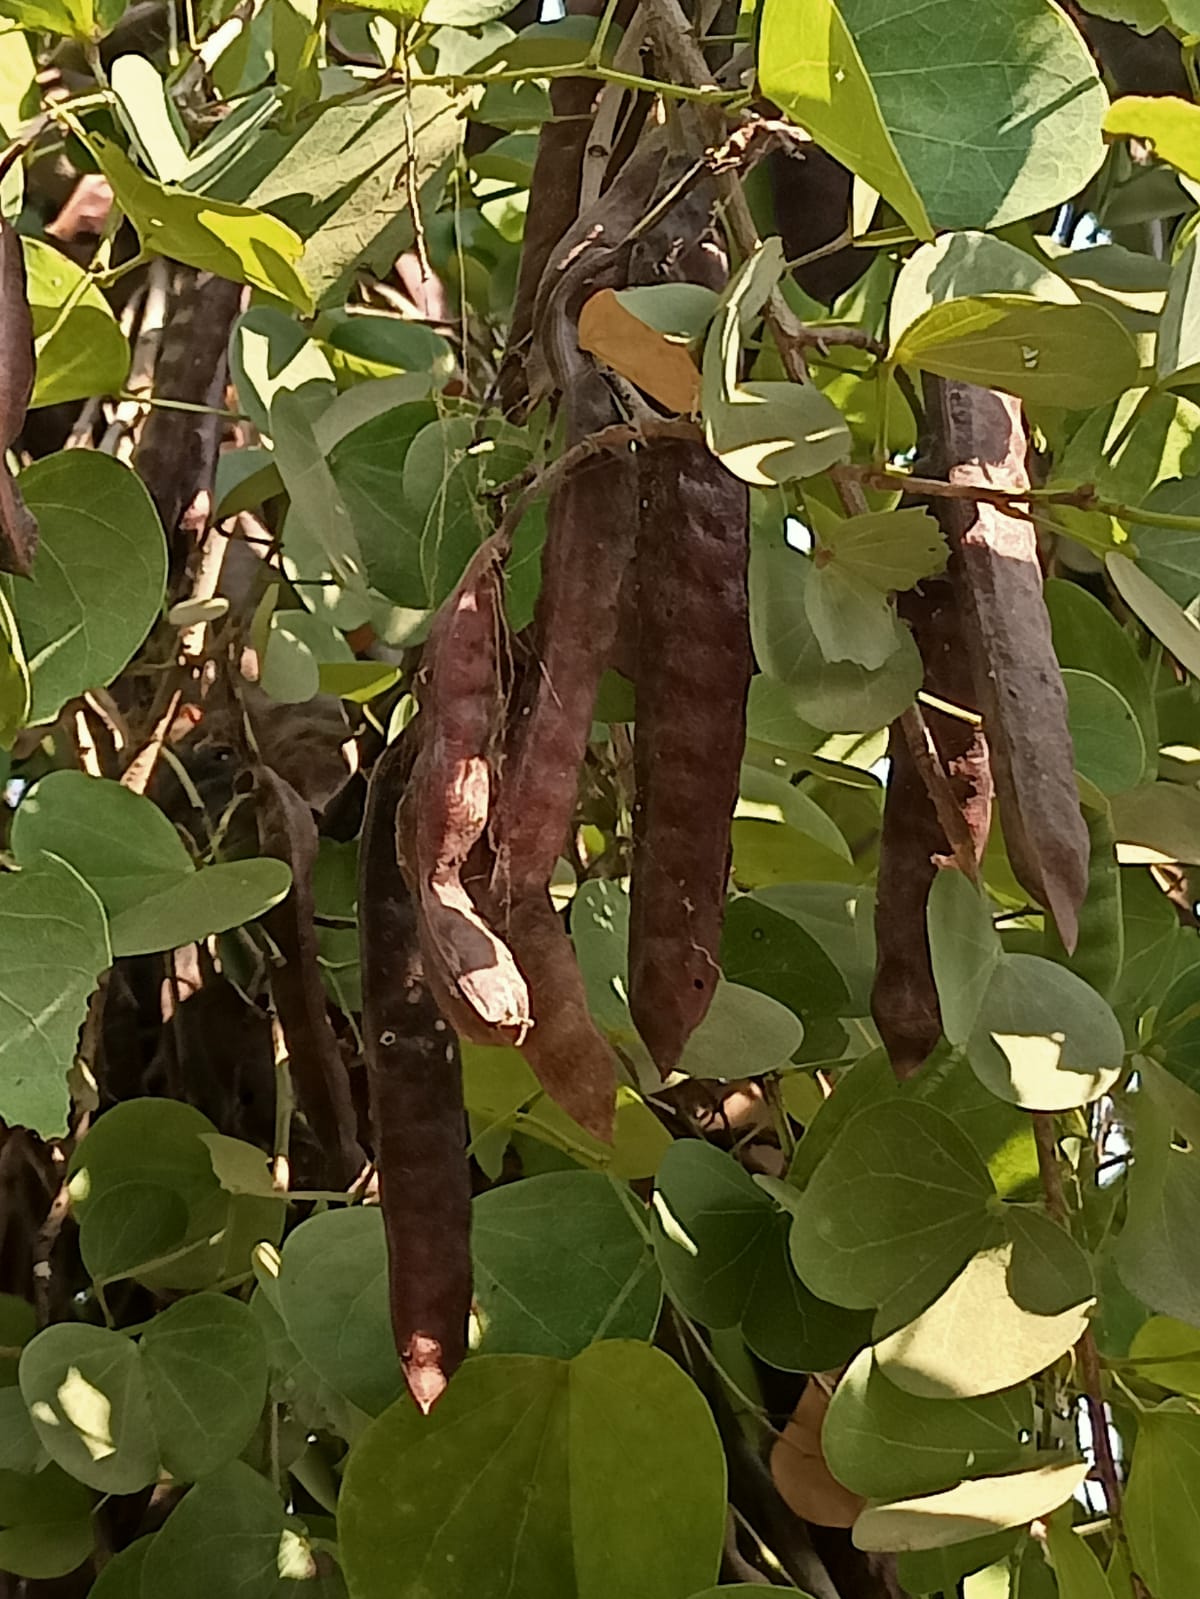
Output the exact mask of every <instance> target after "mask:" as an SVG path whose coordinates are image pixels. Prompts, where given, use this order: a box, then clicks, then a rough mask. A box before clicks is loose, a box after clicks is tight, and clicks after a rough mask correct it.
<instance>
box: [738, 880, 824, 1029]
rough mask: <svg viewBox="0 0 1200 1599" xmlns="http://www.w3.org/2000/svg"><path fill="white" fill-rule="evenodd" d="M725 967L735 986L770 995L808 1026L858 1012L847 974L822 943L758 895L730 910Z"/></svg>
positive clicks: (745, 896)
mask: <svg viewBox="0 0 1200 1599" xmlns="http://www.w3.org/2000/svg"><path fill="white" fill-rule="evenodd" d="M720 964H721V970H722V971H723V972H724V973H725V975H726V977H728V979H729V980H730V982H733V983H741V984H743V985H744V986H745V987H747V988H757V989H758V990H759V991H760V992H761V993H764V994H770V995H771V997H772V998H773V999H777V1000H778V1001H779V1002H780V1004H781V1005H787V1006H788V1007H789V1009H791V1010H794V1011H796V1012H797V1013H798V1014H799V1015H800V1016H801V1018H803V1019H804V1020H805V1021H806V1022H807V1021H809V1020H810V1019H811V1018H814V1017H825V1016H848V1015H850V1014H851V1013H852V1010H853V1007H852V1006H851V1005H850V1003H849V1000H850V993H849V990H848V989H847V987H846V984H845V981H844V979H843V978H842V974H841V972H840V971H839V970H838V968H837V967H836V966H835V965H834V963H833V962H832V961H831V960H830V958H829V956H828V955H827V954H826V952H825V951H824V950H823V949H822V948H821V946H820V944H818V943H817V941H816V940H815V939H814V938H813V937H812V936H811V934H809V933H807V932H805V930H804V929H803V928H802V927H800V926H799V925H798V924H797V923H796V922H794V921H791V920H789V918H788V917H786V916H781V915H780V914H779V912H778V911H774V910H771V909H770V907H769V906H766V905H762V904H760V903H759V902H758V900H757V899H756V898H755V897H754V896H753V895H750V894H742V895H739V896H737V897H736V898H734V899H732V900H730V902H729V904H728V905H727V906H726V910H725V926H724V929H723V931H722V934H721V962H720Z"/></svg>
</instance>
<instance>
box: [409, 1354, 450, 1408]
mask: <svg viewBox="0 0 1200 1599" xmlns="http://www.w3.org/2000/svg"><path fill="white" fill-rule="evenodd" d="M400 1364H401V1366H402V1367H403V1370H404V1381H405V1383H406V1384H407V1385H408V1391H409V1393H410V1394H411V1395H412V1397H413V1400H414V1402H415V1403H416V1406H417V1409H418V1410H419V1411H420V1412H421V1414H422V1415H423V1416H428V1415H429V1413H430V1411H431V1410H432V1409H433V1407H434V1405H436V1404H437V1402H438V1400H439V1399H440V1398H441V1397H442V1395H443V1394H444V1393H445V1392H446V1388H447V1387H448V1385H449V1382H450V1376H451V1373H449V1372H447V1371H446V1370H445V1368H444V1366H443V1363H442V1346H441V1343H440V1341H439V1340H438V1339H436V1338H430V1337H429V1336H428V1334H426V1333H414V1334H413V1335H412V1337H411V1338H410V1339H409V1341H408V1347H407V1348H406V1349H405V1351H404V1353H403V1355H402V1356H401V1357H400Z"/></svg>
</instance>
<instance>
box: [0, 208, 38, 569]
mask: <svg viewBox="0 0 1200 1599" xmlns="http://www.w3.org/2000/svg"><path fill="white" fill-rule="evenodd" d="M0 373H2V374H3V376H2V377H0V572H15V573H17V574H18V575H19V576H21V577H28V576H29V574H30V572H31V571H32V570H33V557H34V554H35V553H36V551H37V544H38V525H37V521H36V519H35V518H34V516H33V513H32V512H31V511H30V510H29V509H28V507H27V506H26V504H25V501H24V500H23V499H22V498H21V491H20V489H19V488H18V487H17V484H16V480H15V479H14V477H13V475H12V473H11V472H10V471H9V470H8V466H7V464H6V462H5V460H4V451H5V450H7V449H8V446H9V445H10V444H11V443H12V442H13V440H14V439H15V438H16V436H17V434H18V433H19V432H20V431H21V429H22V427H23V426H24V425H25V412H26V410H27V408H28V406H29V401H30V397H31V396H32V394H33V377H34V356H33V316H32V314H31V312H30V310H29V298H28V292H27V289H26V284H25V256H24V254H23V252H22V249H21V240H20V238H19V237H18V236H17V234H16V232H15V231H14V230H13V227H12V225H11V224H10V223H9V222H8V221H7V220H6V219H5V218H3V217H0Z"/></svg>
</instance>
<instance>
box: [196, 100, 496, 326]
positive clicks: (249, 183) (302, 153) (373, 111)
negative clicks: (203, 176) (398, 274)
mask: <svg viewBox="0 0 1200 1599" xmlns="http://www.w3.org/2000/svg"><path fill="white" fill-rule="evenodd" d="M465 107H466V100H465V96H464V95H462V94H459V95H455V94H453V93H451V91H450V90H448V89H444V88H437V87H433V86H429V87H423V86H422V85H421V84H420V83H416V84H414V85H411V86H406V87H405V88H404V89H402V90H399V91H397V90H394V89H391V90H387V91H385V92H383V93H380V94H371V95H360V96H356V97H355V98H353V99H349V100H345V101H341V102H336V101H335V102H334V103H332V104H327V105H326V106H325V107H324V108H323V109H319V110H318V114H317V115H316V116H315V117H314V118H313V119H312V121H311V122H309V123H308V124H307V125H305V126H304V127H302V128H301V129H300V130H299V132H298V133H297V132H293V133H271V134H268V135H266V136H264V137H261V138H260V139H258V140H257V141H256V143H255V144H254V146H253V147H252V148H251V151H250V155H249V158H248V159H247V161H246V163H245V165H244V168H243V169H242V170H240V171H239V169H238V168H237V167H236V166H235V167H234V168H233V169H232V170H230V171H228V172H227V173H225V174H224V175H223V176H222V177H221V179H220V180H219V182H218V184H217V185H216V187H217V190H218V192H219V193H221V194H223V195H227V196H229V197H230V198H233V199H237V200H242V201H244V202H245V203H246V204H248V205H251V206H255V207H258V208H259V209H261V210H265V211H269V212H272V213H273V214H274V215H275V216H277V217H279V218H281V219H282V221H283V222H285V223H287V224H288V226H289V227H290V228H292V229H294V230H295V232H296V233H297V234H300V235H302V236H303V238H304V254H303V256H302V257H301V259H300V272H301V273H302V275H303V280H304V283H305V284H306V285H307V286H308V287H309V288H310V289H311V291H312V294H313V297H314V299H315V300H316V302H317V303H318V305H322V306H325V305H330V306H343V305H345V304H346V303H347V301H348V300H351V299H352V298H353V290H354V287H355V281H356V274H357V273H358V272H359V271H360V270H362V269H366V270H374V271H376V272H377V273H379V275H381V276H383V275H386V273H387V272H388V271H390V269H391V267H392V264H393V263H394V262H395V260H396V257H397V256H399V255H401V254H403V252H404V251H405V250H407V249H410V248H411V246H412V243H413V238H414V233H413V224H412V218H411V216H410V215H409V210H408V205H407V200H408V196H409V193H410V192H412V191H415V192H416V193H417V194H418V195H419V197H420V203H421V206H422V209H423V210H425V209H426V208H428V212H432V211H435V210H436V208H437V206H438V203H439V201H440V199H441V195H442V183H443V176H444V172H445V170H446V168H447V164H448V163H449V161H450V160H451V158H452V157H453V156H454V155H455V154H456V152H457V150H458V148H459V145H460V143H461V141H462V137H463V130H464V127H465V122H464V119H463V117H462V115H461V113H462V112H463V111H464V110H465ZM410 144H411V145H413V146H415V149H410ZM296 303H299V302H296ZM302 309H303V307H302Z"/></svg>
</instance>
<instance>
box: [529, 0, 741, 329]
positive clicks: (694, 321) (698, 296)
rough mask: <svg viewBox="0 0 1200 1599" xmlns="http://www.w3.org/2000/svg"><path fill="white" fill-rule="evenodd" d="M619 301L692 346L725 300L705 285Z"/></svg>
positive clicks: (627, 293) (642, 291)
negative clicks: (721, 301)
mask: <svg viewBox="0 0 1200 1599" xmlns="http://www.w3.org/2000/svg"><path fill="white" fill-rule="evenodd" d="M589 20H590V19H589ZM557 30H558V24H555V31H556V32H557ZM617 299H618V300H619V301H620V303H621V305H623V306H624V308H625V309H626V311H629V312H632V314H633V315H634V316H635V317H637V318H638V319H639V320H640V321H642V322H644V323H645V324H646V326H647V327H651V328H654V330H655V331H656V332H658V333H665V334H666V335H667V337H668V338H674V339H681V340H684V341H686V342H687V343H689V344H690V343H691V342H692V340H693V339H698V338H700V336H701V335H702V334H703V332H704V330H705V328H707V327H708V324H709V323H710V322H711V321H712V319H713V317H714V315H715V314H716V311H717V307H718V305H719V304H720V300H721V297H720V295H719V294H717V293H716V291H715V290H713V289H709V288H706V287H705V286H704V284H702V283H654V284H650V285H649V286H647V287H644V288H634V289H618V290H617Z"/></svg>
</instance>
